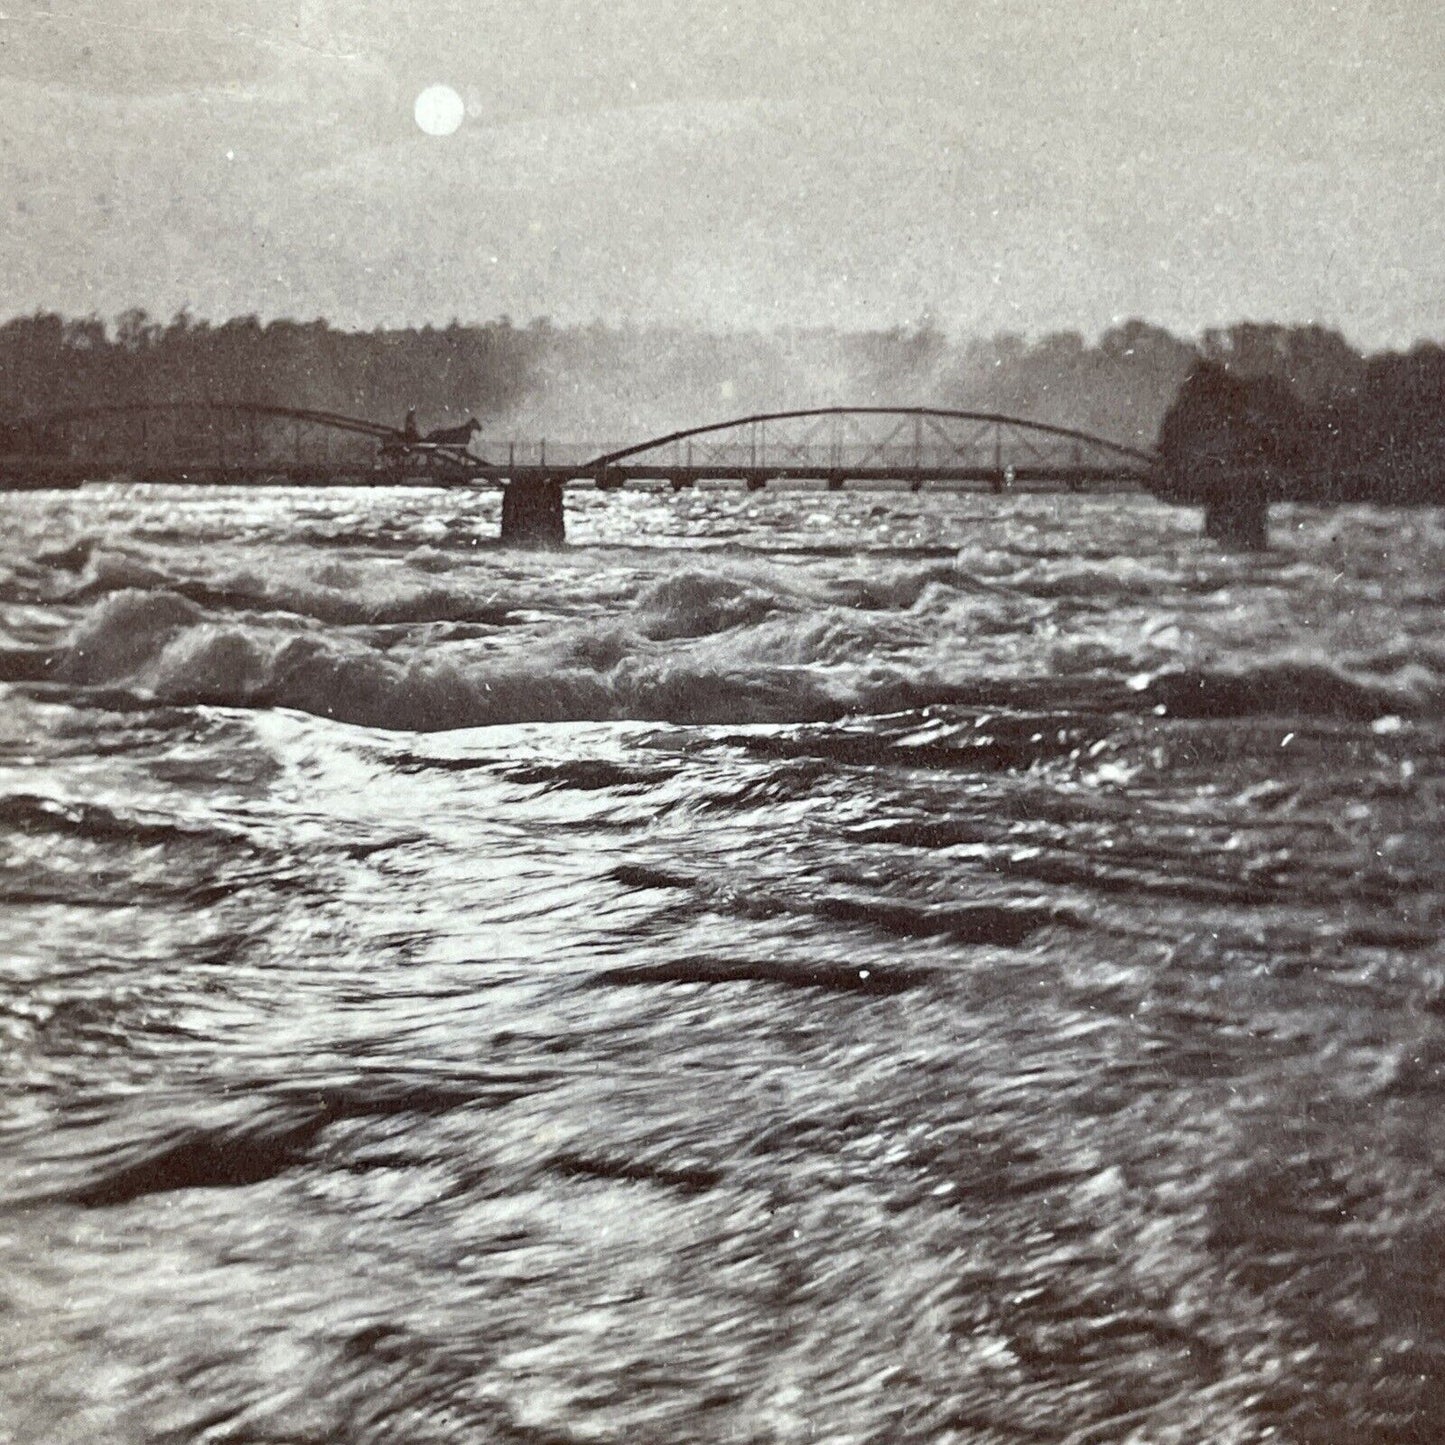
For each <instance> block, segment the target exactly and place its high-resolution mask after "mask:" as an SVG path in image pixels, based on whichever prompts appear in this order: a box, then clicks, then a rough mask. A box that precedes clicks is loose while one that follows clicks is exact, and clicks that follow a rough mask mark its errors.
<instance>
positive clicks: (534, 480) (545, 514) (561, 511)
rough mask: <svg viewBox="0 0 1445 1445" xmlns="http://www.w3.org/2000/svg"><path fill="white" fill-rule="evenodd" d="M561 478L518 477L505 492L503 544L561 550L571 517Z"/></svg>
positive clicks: (503, 495)
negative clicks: (563, 497) (567, 514)
mask: <svg viewBox="0 0 1445 1445" xmlns="http://www.w3.org/2000/svg"><path fill="white" fill-rule="evenodd" d="M562 491H563V488H562V479H561V478H560V477H520V478H518V477H514V478H513V479H512V480H511V481H509V482H508V483H507V484H506V487H505V488H504V489H503V491H502V541H503V543H505V544H508V545H510V546H513V547H560V546H562V544H563V543H564V542H566V540H567V517H566V510H565V508H564V506H563V503H562Z"/></svg>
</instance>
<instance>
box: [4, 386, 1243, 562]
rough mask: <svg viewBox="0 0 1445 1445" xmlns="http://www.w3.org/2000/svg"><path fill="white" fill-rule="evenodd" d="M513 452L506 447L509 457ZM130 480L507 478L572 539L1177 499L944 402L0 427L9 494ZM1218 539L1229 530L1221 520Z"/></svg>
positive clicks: (1101, 447)
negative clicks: (744, 492) (1059, 494)
mask: <svg viewBox="0 0 1445 1445" xmlns="http://www.w3.org/2000/svg"><path fill="white" fill-rule="evenodd" d="M503 451H505V455H503ZM116 478H124V479H128V480H131V481H144V482H162V483H164V482H184V483H189V484H192V485H195V484H200V485H224V486H261V485H283V484H289V485H311V486H323V485H344V486H357V485H362V486H367V485H369V486H392V485H397V484H399V483H400V484H408V483H409V484H420V485H432V486H466V487H487V486H490V487H497V488H500V489H501V490H502V494H503V500H502V540H503V541H513V542H530V543H543V544H545V543H560V542H561V541H563V540H564V536H565V512H564V503H563V494H564V489H565V488H566V486H567V485H568V484H571V483H579V482H580V483H591V484H592V485H593V486H595V487H597V488H598V489H600V490H602V491H613V490H616V489H618V488H621V487H625V486H628V485H634V484H652V485H656V484H664V485H669V486H671V487H672V488H673V489H674V490H679V491H680V490H682V489H684V488H687V487H692V486H696V485H697V484H698V483H701V482H734V483H741V484H742V485H744V486H746V487H747V488H748V489H749V490H751V491H757V490H761V489H762V488H764V487H766V486H769V485H770V484H773V483H798V484H802V483H809V482H811V483H814V484H821V485H824V486H826V487H827V488H829V489H830V490H835V491H836V490H840V489H842V488H843V487H845V486H847V485H849V484H863V485H870V484H871V485H887V486H907V487H910V488H912V489H913V490H915V491H917V490H921V489H922V488H924V487H927V486H930V485H951V486H955V487H958V486H973V487H980V488H986V489H988V490H991V491H994V492H1002V491H1004V490H1006V489H1007V488H1009V487H1013V486H1031V487H1047V488H1060V489H1068V490H1070V491H1075V492H1080V491H1085V490H1089V489H1095V488H1100V487H1111V488H1112V487H1118V486H1126V487H1131V488H1142V489H1146V490H1149V491H1152V492H1155V493H1157V494H1159V495H1161V496H1167V497H1169V498H1170V499H1171V500H1176V501H1195V502H1198V501H1200V500H1201V498H1197V497H1192V496H1180V495H1178V494H1177V493H1176V492H1174V491H1171V486H1172V485H1173V484H1172V483H1171V480H1170V479H1169V478H1168V477H1166V476H1165V474H1164V472H1163V469H1162V467H1161V464H1160V461H1159V458H1158V457H1157V456H1156V455H1155V454H1154V453H1153V452H1150V451H1145V450H1142V449H1139V448H1136V447H1130V446H1126V445H1123V444H1122V443H1119V442H1115V441H1111V440H1108V439H1107V438H1104V437H1099V436H1094V435H1092V434H1090V433H1088V432H1085V431H1079V430H1075V429H1072V428H1069V427H1063V426H1056V425H1054V424H1052V423H1047V422H1038V421H1030V420H1028V419H1026V418H1022V417H1013V416H1005V415H1001V414H999V413H994V412H982V411H964V410H952V409H947V408H939V407H887V406H867V407H839V406H830V407H812V408H806V409H801V410H793V411H777V412H766V413H757V414H755V415H751V416H744V417H735V418H732V419H731V420H727V421H721V422H711V423H708V424H706V425H703V426H696V427H688V428H686V429H683V430H680V431H673V432H669V433H667V434H665V435H662V436H655V437H650V438H647V439H646V440H643V441H640V442H635V443H632V444H630V445H625V446H611V447H603V448H596V447H582V446H577V445H572V446H570V447H559V446H557V445H555V444H553V445H552V446H551V447H550V448H549V446H548V444H547V443H546V442H541V443H528V444H518V443H515V442H511V443H504V444H501V445H500V446H499V445H498V444H497V443H490V444H488V443H485V442H484V443H483V444H482V446H481V448H480V450H479V451H473V450H471V449H470V448H469V447H468V446H466V445H463V444H459V443H457V442H455V441H452V440H446V441H439V440H428V439H427V438H426V436H425V435H417V434H415V433H414V432H412V431H409V430H406V429H403V428H399V427H395V426H389V425H387V424H385V423H382V422H374V421H368V420H365V419H364V418H360V417H352V416H345V415H342V414H340V413H336V412H326V411H309V410H304V409H300V408H294V407H285V406H276V405H271V404H268V403H260V402H214V401H168V402H140V403H134V404H116V405H108V406H93V407H82V408H74V409H71V410H67V411H59V412H53V413H49V414H46V415H42V416H35V417H22V418H16V419H12V420H9V421H4V420H0V490H22V489H24V490H29V489H36V488H54V487H78V486H81V485H82V484H84V483H85V482H90V481H104V480H108V479H116ZM1214 534H1216V535H1217V534H1218V529H1217V528H1216V529H1215V532H1214Z"/></svg>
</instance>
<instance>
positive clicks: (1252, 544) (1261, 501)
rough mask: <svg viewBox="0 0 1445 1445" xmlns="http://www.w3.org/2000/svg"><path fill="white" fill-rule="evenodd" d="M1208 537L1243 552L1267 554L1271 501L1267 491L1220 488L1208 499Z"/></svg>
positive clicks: (1206, 530)
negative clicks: (1266, 493) (1268, 498)
mask: <svg viewBox="0 0 1445 1445" xmlns="http://www.w3.org/2000/svg"><path fill="white" fill-rule="evenodd" d="M1204 535H1205V536H1206V537H1209V538H1211V539H1212V540H1213V541H1216V542H1219V543H1221V544H1222V545H1223V546H1225V547H1234V548H1237V549H1238V550H1240V551H1243V552H1263V551H1265V550H1266V549H1267V548H1268V547H1269V501H1268V500H1267V498H1266V496H1265V493H1264V491H1263V489H1262V488H1260V487H1254V486H1243V487H1240V486H1234V487H1227V488H1226V487H1220V488H1217V489H1215V490H1214V492H1213V493H1212V495H1208V496H1206V497H1205V499H1204Z"/></svg>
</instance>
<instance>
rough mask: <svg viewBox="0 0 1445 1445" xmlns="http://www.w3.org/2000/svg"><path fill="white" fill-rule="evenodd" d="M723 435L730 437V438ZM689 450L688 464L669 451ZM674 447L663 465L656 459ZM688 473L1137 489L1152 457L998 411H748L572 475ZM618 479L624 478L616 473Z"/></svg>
mask: <svg viewBox="0 0 1445 1445" xmlns="http://www.w3.org/2000/svg"><path fill="white" fill-rule="evenodd" d="M729 434H731V435H729ZM683 444H686V445H687V448H688V452H687V457H686V461H685V463H684V461H683V459H682V458H681V457H680V456H679V454H678V451H677V449H678V448H680V447H681V446H683ZM669 447H671V448H673V449H674V451H673V454H672V455H671V456H670V457H666V458H663V457H661V456H660V455H659V454H661V453H663V452H664V450H665V449H666V448H669ZM649 459H650V460H651V461H652V462H654V463H663V464H665V465H666V466H668V467H669V468H670V469H673V470H676V469H677V468H679V467H680V466H683V465H685V467H686V469H687V470H689V471H691V472H694V473H705V472H709V471H716V472H718V474H724V473H729V474H734V475H735V474H737V473H738V472H739V471H741V472H742V473H743V474H746V475H749V476H752V475H754V474H760V473H772V474H774V475H779V476H787V475H793V476H801V475H815V476H817V475H829V476H831V475H835V474H838V473H847V474H848V475H850V476H851V475H862V476H872V475H888V476H900V475H916V476H930V475H937V476H939V477H954V476H963V475H967V474H973V473H977V474H978V475H979V477H980V479H984V478H986V477H988V476H990V475H992V474H993V473H1002V472H1004V471H1005V470H1008V471H1011V472H1013V473H1015V474H1022V473H1023V472H1026V471H1031V470H1032V471H1040V472H1048V473H1050V474H1058V475H1066V474H1068V472H1069V471H1070V468H1071V467H1072V469H1073V470H1074V471H1075V472H1077V473H1078V474H1079V475H1080V476H1081V477H1086V476H1088V477H1102V476H1105V475H1112V476H1118V477H1121V478H1128V479H1131V480H1144V479H1145V478H1147V477H1149V476H1151V475H1152V474H1153V473H1154V472H1155V470H1156V469H1157V468H1158V466H1159V458H1158V457H1157V455H1156V454H1155V453H1153V452H1151V451H1144V450H1142V449H1140V448H1137V447H1131V446H1127V445H1125V444H1123V443H1121V442H1115V441H1111V440H1110V439H1108V438H1107V437H1100V436H1096V435H1094V434H1093V433H1091V432H1086V431H1081V430H1078V429H1076V428H1072V427H1064V426H1056V425H1054V424H1052V423H1050V422H1037V421H1030V420H1028V419H1027V418H1025V417H1015V416H1008V415H1005V414H1003V413H1001V412H985V411H969V410H958V409H953V408H945V407H924V406H862V407H859V406H828V407H807V408H800V409H795V410H790V411H772V412H756V413H753V414H752V415H749V416H741V417H733V418H730V419H729V420H727V421H720V422H709V423H707V424H706V425H704V426H695V427H685V428H683V429H681V430H679V431H672V432H667V433H664V434H662V435H659V436H655V437H650V438H648V439H647V440H645V441H641V442H635V443H633V444H632V445H630V446H627V447H622V448H619V449H616V450H614V451H610V452H604V453H603V454H601V455H600V456H597V457H594V458H593V459H592V460H591V461H589V462H587V463H586V464H584V465H583V466H582V467H579V468H578V469H577V470H578V471H579V472H580V473H584V474H592V475H595V476H596V477H598V478H599V479H601V478H604V477H606V476H608V475H612V476H614V477H615V476H617V475H618V474H619V469H622V468H625V469H626V472H635V471H637V470H638V469H639V468H645V464H646V463H647V461H648V460H649ZM624 475H625V473H624Z"/></svg>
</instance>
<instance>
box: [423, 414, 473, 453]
mask: <svg viewBox="0 0 1445 1445" xmlns="http://www.w3.org/2000/svg"><path fill="white" fill-rule="evenodd" d="M481 429H482V424H481V422H479V421H478V420H477V419H476V417H469V418H468V419H467V420H466V421H464V422H463V423H462V424H461V426H444V427H440V428H438V429H437V430H436V431H429V432H428V433H427V434H426V435H425V436H424V437H423V438H422V440H423V441H427V442H439V443H440V444H441V445H442V446H459V447H467V446H470V445H471V444H472V434H473V433H474V432H479V431H481Z"/></svg>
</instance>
